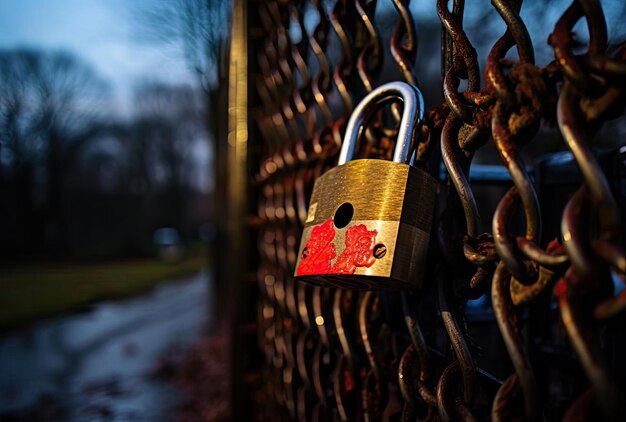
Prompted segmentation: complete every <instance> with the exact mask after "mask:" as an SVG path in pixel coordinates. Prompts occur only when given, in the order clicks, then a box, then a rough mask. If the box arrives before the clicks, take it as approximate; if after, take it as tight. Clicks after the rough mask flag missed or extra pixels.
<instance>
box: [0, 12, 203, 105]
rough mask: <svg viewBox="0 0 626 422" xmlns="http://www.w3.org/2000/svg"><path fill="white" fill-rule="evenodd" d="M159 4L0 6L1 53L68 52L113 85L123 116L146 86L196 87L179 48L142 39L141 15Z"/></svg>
mask: <svg viewBox="0 0 626 422" xmlns="http://www.w3.org/2000/svg"><path fill="white" fill-rule="evenodd" d="M158 2H159V0H134V1H127V0H63V1H52V0H19V1H11V0H9V1H0V49H7V48H15V47H29V48H35V49H62V50H68V51H70V52H72V53H74V54H76V55H77V56H78V57H80V58H81V59H83V60H84V61H86V62H88V63H89V64H91V65H92V66H93V67H94V68H95V70H96V71H97V73H98V74H99V75H100V76H101V77H102V78H103V79H105V80H107V81H109V83H110V84H111V90H112V92H111V94H112V96H113V98H114V100H115V103H116V107H115V108H116V110H117V111H119V112H120V114H122V115H123V114H126V113H128V112H129V111H130V103H129V101H130V95H131V90H132V87H133V86H134V85H135V84H137V83H141V82H146V81H155V80H156V81H163V82H168V83H173V84H179V83H186V84H194V83H195V79H194V76H193V75H192V74H191V73H190V72H189V71H188V68H187V67H186V65H185V62H184V60H183V58H182V56H181V50H180V47H179V46H177V45H173V44H172V43H170V44H169V45H163V44H164V43H162V42H158V41H157V40H156V39H155V37H154V36H152V37H150V36H147V35H146V34H143V33H142V31H143V30H145V27H146V24H145V22H142V18H141V11H142V10H146V9H149V8H150V7H152V5H154V4H156V3H158Z"/></svg>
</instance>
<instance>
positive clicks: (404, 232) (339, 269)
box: [295, 82, 437, 291]
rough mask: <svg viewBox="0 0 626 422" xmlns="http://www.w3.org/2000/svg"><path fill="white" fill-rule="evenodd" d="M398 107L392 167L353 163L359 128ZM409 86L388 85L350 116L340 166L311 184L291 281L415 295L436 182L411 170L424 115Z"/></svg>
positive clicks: (366, 161) (414, 90)
mask: <svg viewBox="0 0 626 422" xmlns="http://www.w3.org/2000/svg"><path fill="white" fill-rule="evenodd" d="M394 100H395V101H398V100H400V101H402V102H403V105H404V107H403V114H402V118H401V120H400V127H399V130H398V140H397V141H396V147H395V150H394V155H393V161H387V160H379V159H357V160H352V161H350V160H351V158H352V155H354V151H355V149H356V146H357V145H356V144H357V140H358V139H359V137H360V135H361V133H362V131H363V129H364V128H363V126H364V123H366V122H367V121H368V120H369V118H370V117H371V116H372V115H373V114H374V113H375V112H377V111H378V110H379V109H380V108H381V107H382V105H384V104H387V103H389V102H391V101H394ZM423 109H424V106H423V99H422V95H421V93H420V92H419V90H418V89H417V87H415V86H413V85H409V84H406V83H403V82H391V83H388V84H385V85H383V86H381V87H379V88H377V89H375V90H373V91H372V92H371V93H369V94H368V95H367V96H366V97H365V98H364V99H363V100H362V101H361V102H360V103H359V105H358V106H357V107H356V108H355V109H354V112H353V114H352V116H351V117H350V120H349V122H348V126H347V128H346V134H345V137H344V140H343V144H342V146H341V153H340V156H339V165H338V166H337V167H334V168H332V169H331V170H329V171H327V172H326V173H324V174H323V175H322V176H320V177H319V178H318V179H317V181H316V182H315V186H314V187H313V193H312V196H311V201H310V206H309V210H308V215H307V219H306V222H305V226H304V230H303V234H302V240H301V244H300V249H299V253H298V258H297V262H296V268H295V277H296V280H299V281H304V282H308V283H312V284H316V285H325V286H331V287H340V288H347V289H355V290H396V291H397V290H404V289H409V290H415V289H417V288H419V287H420V285H421V278H422V277H423V272H424V266H425V263H426V259H427V252H428V242H429V238H430V230H431V225H432V217H433V213H434V205H435V196H436V190H437V182H436V181H435V179H434V178H433V177H431V176H430V175H429V174H428V173H426V172H425V171H423V170H420V169H418V168H416V167H414V166H412V165H411V164H410V162H411V156H410V155H411V154H410V151H411V140H412V138H413V135H414V130H415V129H416V128H417V127H418V123H419V121H420V120H421V119H422V116H423Z"/></svg>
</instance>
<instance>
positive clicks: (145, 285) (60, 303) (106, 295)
mask: <svg viewBox="0 0 626 422" xmlns="http://www.w3.org/2000/svg"><path fill="white" fill-rule="evenodd" d="M204 264H205V258H204V256H202V255H199V254H198V255H192V256H189V257H187V258H186V259H184V260H183V261H181V262H179V263H164V262H161V261H159V260H157V259H137V260H127V261H114V262H106V263H95V264H73V265H72V264H52V263H36V264H32V265H28V266H19V267H13V268H11V267H9V268H4V269H0V328H1V329H7V328H10V327H14V326H16V325H21V324H24V323H27V322H30V321H34V320H36V319H39V318H42V317H46V316H51V315H55V314H60V313H64V312H68V311H73V310H80V309H81V308H82V309H84V308H85V306H86V305H89V304H91V303H93V302H95V301H98V300H104V299H117V298H122V297H127V296H130V295H133V294H137V293H139V292H142V291H145V290H147V289H149V288H150V287H153V286H154V285H155V284H157V283H158V282H160V281H163V280H165V279H171V278H177V277H182V276H185V275H189V274H193V273H195V272H197V271H200V269H201V268H202V267H203V266H204Z"/></svg>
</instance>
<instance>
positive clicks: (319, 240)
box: [296, 218, 378, 276]
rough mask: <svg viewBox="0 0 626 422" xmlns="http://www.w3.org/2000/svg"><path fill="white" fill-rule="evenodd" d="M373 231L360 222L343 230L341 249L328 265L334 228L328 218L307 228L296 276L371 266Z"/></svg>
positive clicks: (330, 219)
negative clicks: (307, 236) (304, 244)
mask: <svg viewBox="0 0 626 422" xmlns="http://www.w3.org/2000/svg"><path fill="white" fill-rule="evenodd" d="M377 234H378V232H377V231H376V230H371V231H370V230H367V227H366V226H365V225H364V224H359V225H358V226H352V227H350V228H349V229H348V230H346V238H345V248H344V250H343V252H342V253H341V255H339V258H337V262H335V263H334V264H332V263H331V262H332V260H333V259H335V257H336V256H337V252H336V249H335V245H334V243H333V240H334V238H335V227H334V224H333V219H332V218H329V219H328V220H326V221H325V222H324V223H322V224H320V225H318V226H315V227H313V229H312V230H311V236H310V237H309V240H308V241H307V243H306V246H305V248H304V250H303V251H302V259H301V260H300V265H299V266H298V268H297V270H296V275H298V276H300V275H309V274H354V272H355V271H356V269H357V268H358V267H371V266H372V265H373V264H374V262H376V258H375V257H374V254H373V251H374V247H375V246H376V235H377Z"/></svg>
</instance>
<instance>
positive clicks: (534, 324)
mask: <svg viewBox="0 0 626 422" xmlns="http://www.w3.org/2000/svg"><path fill="white" fill-rule="evenodd" d="M448 3H449V2H448V1H446V0H438V1H437V2H436V4H435V3H434V0H433V10H435V8H436V11H437V14H438V17H439V19H440V22H441V28H442V31H441V37H440V38H437V37H438V35H436V36H434V37H430V38H429V43H433V42H437V45H441V48H440V49H439V48H436V49H435V50H434V51H436V52H438V53H439V52H440V58H437V61H439V60H440V63H441V78H440V80H424V78H423V75H421V74H420V71H419V69H417V68H416V67H415V63H416V56H417V54H418V40H417V31H416V19H415V18H414V17H413V16H412V13H411V9H410V8H409V5H408V1H402V0H394V1H393V7H394V9H389V10H393V11H394V13H393V14H389V13H387V14H386V15H385V18H384V20H383V19H381V18H380V16H381V14H380V13H379V12H380V5H379V9H378V12H377V2H376V1H365V0H357V1H355V2H352V1H347V0H345V1H342V0H338V1H336V2H332V3H326V2H322V1H319V0H310V1H304V0H303V1H295V0H293V1H289V0H282V1H267V2H266V1H258V2H252V3H248V4H247V23H246V24H245V30H246V37H247V48H248V50H247V58H248V62H249V66H250V67H249V72H248V79H247V81H248V83H249V92H248V101H249V107H248V111H249V119H250V120H249V128H250V130H249V138H248V139H249V141H248V144H247V145H246V147H247V153H248V155H247V158H248V160H249V163H250V165H249V166H248V170H247V171H248V177H249V187H250V192H249V193H250V201H249V204H251V206H250V212H249V213H248V216H247V218H246V222H247V227H248V233H249V235H250V237H251V239H252V243H251V244H250V247H249V251H250V252H249V253H250V254H251V255H252V257H251V262H252V266H253V273H251V274H250V277H249V278H251V279H253V280H254V285H255V286H256V287H255V288H254V290H255V291H256V292H258V293H257V294H258V296H253V297H254V302H255V306H256V310H257V318H256V324H257V325H256V327H257V333H258V350H259V353H260V356H261V358H260V359H259V360H258V361H252V362H249V363H248V370H250V371H252V370H253V369H254V368H256V370H257V371H258V372H259V373H260V374H261V378H260V381H259V380H258V381H257V386H262V391H260V392H258V394H257V396H258V398H257V400H256V403H255V406H256V409H257V412H259V413H258V414H265V415H270V414H271V415H274V416H275V417H279V418H282V419H298V420H328V419H339V420H361V419H366V420H378V419H384V420H439V419H440V420H444V421H445V420H461V419H462V420H488V419H493V420H540V419H542V418H543V419H548V420H560V419H565V420H586V419H589V420H596V419H597V418H604V419H607V420H624V418H626V413H625V403H626V400H625V399H626V396H625V395H624V382H625V380H626V370H625V369H624V366H623V365H622V363H621V361H622V358H623V356H624V353H626V341H625V335H626V334H625V333H626V330H624V327H625V323H626V319H625V317H624V312H622V311H623V309H624V306H625V303H626V302H625V298H626V292H625V291H624V290H623V283H624V276H625V273H626V260H625V258H624V252H623V243H621V240H620V238H621V237H622V234H623V232H622V229H621V228H620V227H621V226H622V223H624V221H623V220H624V213H623V206H624V202H625V201H624V197H625V196H626V182H625V180H626V179H625V175H626V171H625V165H624V162H625V157H626V150H625V149H624V147H622V148H621V150H620V149H619V145H623V144H624V142H623V141H622V142H619V141H618V142H614V143H613V145H614V146H615V145H617V146H618V147H617V148H612V149H610V150H608V151H605V152H603V153H602V154H600V153H598V150H597V148H596V140H595V138H594V135H595V134H596V133H597V132H598V131H599V130H600V128H601V127H602V125H603V124H604V123H605V122H607V121H609V120H614V119H623V113H624V102H625V100H626V94H625V92H624V90H625V89H626V46H625V45H624V44H621V45H617V46H614V45H609V43H608V40H609V39H610V38H609V37H608V34H607V26H606V22H605V16H604V12H603V8H602V5H601V3H600V2H599V1H597V0H575V1H573V2H572V3H571V4H570V5H569V6H567V7H565V8H564V9H563V10H562V11H561V12H560V16H558V17H557V19H556V21H554V22H552V25H553V29H552V31H551V35H550V36H549V38H548V40H547V42H548V43H549V45H550V46H551V48H552V50H553V60H551V61H549V62H548V63H547V64H545V65H543V66H539V65H537V64H535V58H534V51H535V50H534V48H533V44H532V42H531V37H530V35H529V33H528V30H527V27H526V24H525V22H524V20H523V19H522V18H521V17H520V10H521V8H522V2H521V1H516V0H492V5H491V6H483V7H493V8H495V10H496V11H497V13H498V15H499V19H502V21H503V22H504V23H505V24H506V26H505V30H504V32H503V33H501V34H498V37H495V38H494V39H493V40H492V41H491V42H492V47H491V49H490V50H489V52H488V55H487V57H478V54H477V52H476V49H475V48H474V46H473V44H472V42H471V41H470V38H469V37H468V33H467V32H466V31H465V30H464V24H466V22H464V19H463V15H464V2H463V1H462V0H459V1H454V2H453V3H452V4H448ZM620 10H621V9H620ZM620 13H621V12H620ZM623 18H624V19H623V20H622V22H623V21H624V20H625V19H626V16H623ZM577 24H579V26H577ZM580 25H582V27H584V28H586V30H587V31H588V34H589V39H588V42H587V43H584V42H582V43H581V42H580V41H579V39H577V38H576V37H575V36H574V29H575V28H579V27H581V26H580ZM475 26H476V22H474V27H475ZM381 32H384V33H389V34H390V35H389V37H387V38H388V39H385V37H384V36H381V35H380V33H381ZM469 35H471V34H469ZM425 48H430V51H433V49H432V46H430V47H429V46H428V45H426V47H425ZM385 57H386V58H387V59H389V58H391V59H392V61H389V60H387V62H386V63H385V62H384V61H383V59H384V58H385ZM481 62H484V63H486V65H485V66H484V69H482V72H483V73H481V69H480V68H479V63H481ZM231 63H232V58H231ZM231 79H232V75H231ZM395 79H397V80H402V81H405V82H408V83H410V84H413V85H415V86H417V87H422V91H424V92H426V91H428V90H429V89H430V90H431V91H432V88H433V86H435V85H436V87H438V89H436V90H435V92H437V91H440V92H441V93H442V94H443V99H444V100H443V101H441V102H440V103H439V104H435V106H434V107H431V108H430V109H428V110H426V112H425V113H424V118H423V120H422V121H421V122H420V124H419V125H418V127H417V128H416V129H415V133H414V137H413V138H412V141H413V144H412V148H413V151H414V153H415V155H414V156H415V161H414V165H415V166H416V167H418V168H420V169H422V170H424V171H426V172H428V173H430V174H431V175H432V176H434V177H435V178H436V179H437V180H438V181H439V186H438V193H437V194H438V199H437V206H436V208H435V213H434V215H433V227H432V230H431V235H430V244H429V246H428V260H427V263H426V268H425V272H424V276H423V280H420V281H419V283H418V284H420V285H421V287H420V288H419V289H417V290H412V291H411V290H406V291H396V292H381V291H372V290H369V291H357V290H351V289H338V288H333V287H332V286H329V285H323V286H313V285H308V284H305V283H300V282H296V281H294V277H293V274H294V269H295V264H296V262H297V260H298V252H299V245H300V237H301V234H302V231H303V227H304V226H305V224H306V221H307V213H308V206H309V203H308V202H309V199H310V195H311V191H312V189H313V184H314V182H315V180H316V179H318V178H319V177H320V176H321V175H322V174H324V173H325V172H326V171H328V170H329V169H331V168H333V167H335V166H336V164H337V159H338V153H339V149H340V147H341V142H342V137H343V135H344V132H345V128H346V123H347V119H348V117H349V116H350V114H351V113H352V111H353V110H354V108H355V106H356V104H357V103H358V102H359V101H360V100H361V99H362V98H363V97H364V96H365V95H366V94H367V93H368V92H371V91H372V90H373V89H375V88H376V86H378V85H379V84H381V83H382V82H385V81H389V80H395ZM232 83H233V81H232V80H231V84H232ZM431 102H432V101H431ZM400 111H401V109H400V108H398V107H397V106H393V107H391V108H389V109H388V110H387V111H385V112H380V113H378V114H376V116H375V117H374V118H372V119H370V121H369V123H368V125H367V128H366V130H364V131H363V133H362V135H361V136H360V138H359V139H360V140H359V143H358V145H357V149H356V154H357V156H358V157H360V158H383V159H389V158H390V155H391V152H392V151H393V147H394V144H395V140H396V136H397V123H396V122H397V116H398V115H399V113H400ZM546 127H548V128H549V127H553V128H554V127H556V128H557V130H555V131H554V132H556V133H555V134H553V136H552V138H553V139H556V141H555V142H556V150H559V149H560V150H562V151H563V152H559V153H555V154H551V155H545V156H543V157H541V159H538V160H534V161H533V162H530V161H529V160H528V159H527V157H528V156H529V155H528V153H527V151H529V150H530V149H532V146H533V143H534V144H535V146H537V144H538V143H540V142H544V141H545V137H542V136H541V133H542V131H543V130H544V129H545V128H546ZM482 148H492V149H493V148H495V150H496V151H497V153H498V156H499V160H500V163H501V164H500V165H490V166H485V165H480V164H473V163H472V162H473V159H474V157H475V156H476V155H479V154H480V153H481V149H482ZM376 200H377V198H372V201H376ZM620 207H622V209H620ZM263 412H265V413H263Z"/></svg>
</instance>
